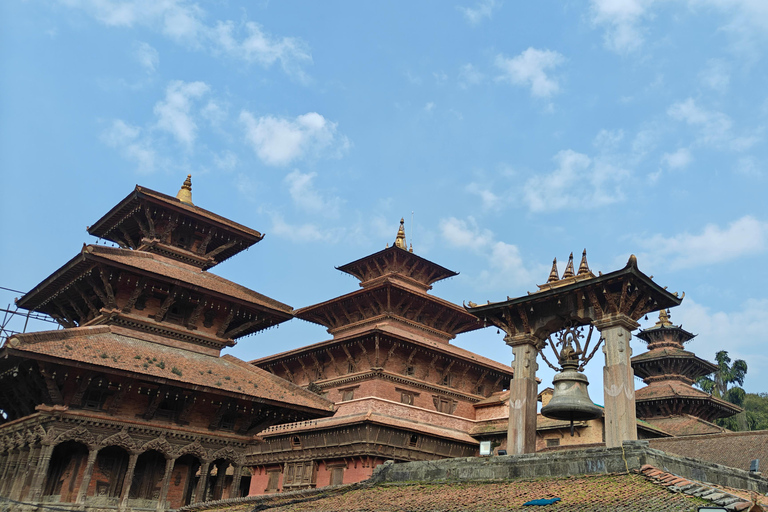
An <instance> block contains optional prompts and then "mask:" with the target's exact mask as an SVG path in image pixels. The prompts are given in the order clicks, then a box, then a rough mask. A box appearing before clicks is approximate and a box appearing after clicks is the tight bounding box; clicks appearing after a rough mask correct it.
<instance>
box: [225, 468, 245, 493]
mask: <svg viewBox="0 0 768 512" xmlns="http://www.w3.org/2000/svg"><path fill="white" fill-rule="evenodd" d="M234 468H235V472H234V473H232V485H231V486H229V496H227V497H228V498H239V497H240V478H242V476H243V466H242V464H235V465H234Z"/></svg>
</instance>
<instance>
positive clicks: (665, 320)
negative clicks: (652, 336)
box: [654, 309, 672, 327]
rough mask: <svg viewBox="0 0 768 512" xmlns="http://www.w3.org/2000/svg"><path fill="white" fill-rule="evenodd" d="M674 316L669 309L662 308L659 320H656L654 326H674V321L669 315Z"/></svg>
mask: <svg viewBox="0 0 768 512" xmlns="http://www.w3.org/2000/svg"><path fill="white" fill-rule="evenodd" d="M670 316H672V315H671V314H670V313H669V310H668V309H662V310H661V311H659V321H658V322H656V325H654V327H672V321H671V320H670V319H669V317H670Z"/></svg>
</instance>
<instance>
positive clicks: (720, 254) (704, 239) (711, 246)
mask: <svg viewBox="0 0 768 512" xmlns="http://www.w3.org/2000/svg"><path fill="white" fill-rule="evenodd" d="M638 242H639V243H640V245H642V246H643V247H644V248H646V251H647V254H646V255H644V257H647V258H648V259H649V260H650V261H651V263H656V264H662V263H663V264H665V265H666V266H668V267H669V268H671V269H685V268H693V267H700V266H705V265H714V264H718V263H723V262H726V261H731V260H735V259H738V258H742V257H747V256H755V255H758V254H762V253H764V252H766V250H768V222H764V221H760V220H758V219H756V218H754V217H752V216H750V215H746V216H744V217H742V218H740V219H738V220H736V221H734V222H732V223H730V224H729V225H728V226H727V227H725V228H721V227H720V226H717V225H716V224H708V225H707V226H705V227H704V229H703V230H702V231H701V233H698V234H690V233H681V234H678V235H674V236H664V235H660V234H657V235H654V236H652V237H643V239H641V240H639V241H638Z"/></svg>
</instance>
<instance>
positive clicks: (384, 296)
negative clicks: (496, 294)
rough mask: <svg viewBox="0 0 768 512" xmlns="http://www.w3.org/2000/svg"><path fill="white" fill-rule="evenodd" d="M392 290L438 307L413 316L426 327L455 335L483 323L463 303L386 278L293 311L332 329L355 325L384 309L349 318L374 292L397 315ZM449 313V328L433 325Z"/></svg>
mask: <svg viewBox="0 0 768 512" xmlns="http://www.w3.org/2000/svg"><path fill="white" fill-rule="evenodd" d="M397 250H402V249H397ZM391 290H397V291H398V292H400V293H403V294H406V295H409V296H412V297H413V298H414V300H418V301H423V302H425V303H426V304H427V305H428V307H430V309H433V310H437V311H436V312H435V314H433V315H432V316H431V318H429V319H427V320H425V319H424V316H423V315H422V319H421V320H418V321H416V320H411V321H413V322H416V323H421V324H424V325H425V326H427V327H430V328H432V329H437V330H439V331H442V332H446V333H447V334H450V335H453V336H455V335H456V334H459V333H463V332H469V331H474V330H476V329H480V328H481V327H482V325H481V324H480V322H479V321H478V320H477V318H476V317H474V316H473V315H471V314H470V313H467V312H466V311H465V310H464V309H463V308H461V307H460V306H458V305H456V304H453V303H452V302H449V301H447V300H444V299H441V298H439V297H435V296H433V295H429V294H427V293H425V292H418V291H416V290H414V289H412V288H410V287H407V286H403V285H401V284H399V283H397V281H396V280H395V279H387V280H383V281H381V282H380V283H379V285H378V286H375V287H370V288H362V289H359V290H355V291H353V292H351V293H348V294H346V295H342V296H340V297H336V298H334V299H330V300H327V301H325V302H321V303H319V304H315V305H313V306H307V307H304V308H301V309H298V310H296V311H295V312H294V316H296V317H298V318H301V319H302V320H306V321H308V322H313V323H316V324H320V325H322V326H324V327H326V328H327V329H329V330H332V329H338V328H340V327H341V326H346V325H353V324H356V323H359V322H363V321H365V320H366V319H367V318H369V317H373V316H377V315H380V314H382V312H378V313H376V314H373V315H369V316H368V317H363V318H359V319H355V320H350V319H349V318H348V316H349V314H350V313H351V312H353V313H360V314H361V315H362V313H361V309H360V308H357V307H356V306H357V305H358V303H359V302H362V301H363V300H365V297H367V296H372V297H375V299H378V300H379V303H380V304H382V305H383V313H389V314H392V315H398V314H399V313H400V312H399V311H398V310H397V309H395V307H394V305H393V304H391V301H390V300H389V299H388V296H389V292H390V291H391ZM345 303H349V304H351V307H350V308H349V309H345V307H344V305H345ZM446 313H448V315H451V316H452V318H453V321H452V322H450V323H449V325H448V327H449V329H448V330H446V329H440V328H439V327H437V326H435V325H433V321H434V320H437V319H440V320H442V321H445V319H444V318H443V317H444V316H446ZM446 318H447V317H446ZM451 324H453V325H451Z"/></svg>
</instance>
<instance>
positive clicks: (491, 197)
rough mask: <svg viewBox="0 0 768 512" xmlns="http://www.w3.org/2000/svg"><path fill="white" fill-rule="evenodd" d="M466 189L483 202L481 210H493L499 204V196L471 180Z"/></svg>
mask: <svg viewBox="0 0 768 512" xmlns="http://www.w3.org/2000/svg"><path fill="white" fill-rule="evenodd" d="M466 190H467V192H469V193H470V194H474V195H476V196H478V197H479V198H480V200H481V201H482V204H483V210H495V209H497V208H499V207H500V206H501V198H500V197H499V196H497V195H496V194H494V193H493V191H492V190H490V189H488V188H487V187H483V186H481V185H480V184H478V183H475V182H472V183H470V184H469V185H467V188H466Z"/></svg>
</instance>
